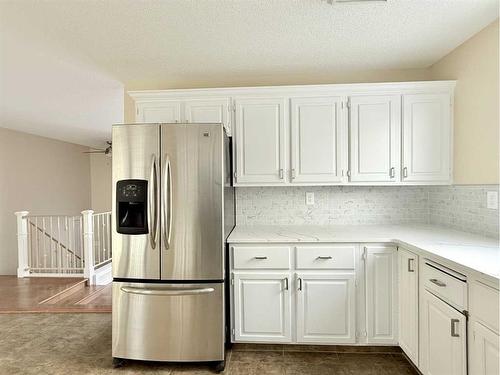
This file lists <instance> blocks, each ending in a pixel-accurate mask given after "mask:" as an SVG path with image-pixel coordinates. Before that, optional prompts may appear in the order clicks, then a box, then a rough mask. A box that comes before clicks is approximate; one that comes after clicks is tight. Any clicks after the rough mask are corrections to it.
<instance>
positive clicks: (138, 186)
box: [116, 180, 148, 234]
mask: <svg viewBox="0 0 500 375" xmlns="http://www.w3.org/2000/svg"><path fill="white" fill-rule="evenodd" d="M147 202H148V181H146V180H121V181H118V182H117V183H116V215H117V217H116V231H117V232H118V233H122V234H146V233H148V212H147V210H148V204H147Z"/></svg>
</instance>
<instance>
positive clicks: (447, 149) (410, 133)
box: [402, 94, 452, 183]
mask: <svg viewBox="0 0 500 375" xmlns="http://www.w3.org/2000/svg"><path fill="white" fill-rule="evenodd" d="M450 112H451V98H450V95H449V94H415V95H404V96H403V165H402V168H403V170H402V172H403V177H402V179H403V181H411V182H450V183H451V169H450V165H451V140H452V131H451V115H450Z"/></svg>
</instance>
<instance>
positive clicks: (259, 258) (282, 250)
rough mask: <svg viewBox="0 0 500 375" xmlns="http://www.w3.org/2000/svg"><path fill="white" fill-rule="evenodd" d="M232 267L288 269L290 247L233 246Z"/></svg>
mask: <svg viewBox="0 0 500 375" xmlns="http://www.w3.org/2000/svg"><path fill="white" fill-rule="evenodd" d="M232 249H233V268H234V269H283V270H287V269H290V247H289V246H272V245H252V246H241V245H240V246H233V247H232Z"/></svg>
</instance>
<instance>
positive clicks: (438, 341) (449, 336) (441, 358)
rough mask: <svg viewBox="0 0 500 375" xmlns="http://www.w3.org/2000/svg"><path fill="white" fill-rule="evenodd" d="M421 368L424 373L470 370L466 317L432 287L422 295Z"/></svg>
mask: <svg viewBox="0 0 500 375" xmlns="http://www.w3.org/2000/svg"><path fill="white" fill-rule="evenodd" d="M421 304H422V306H421V310H422V314H421V324H422V329H421V336H422V337H421V345H420V350H421V353H420V356H421V363H420V364H421V365H420V366H419V369H420V371H422V373H423V374H424V375H465V374H467V354H466V353H467V352H466V341H467V340H466V324H467V322H466V319H465V316H464V315H463V314H461V313H459V312H458V311H457V310H455V309H454V308H453V307H451V306H450V305H448V304H447V303H445V302H443V301H442V300H440V299H439V298H437V297H436V296H434V295H433V294H432V293H430V292H429V291H428V290H424V291H423V293H422V298H421Z"/></svg>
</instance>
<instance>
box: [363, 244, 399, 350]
mask: <svg viewBox="0 0 500 375" xmlns="http://www.w3.org/2000/svg"><path fill="white" fill-rule="evenodd" d="M364 251H365V253H364V257H365V260H366V277H365V282H366V333H367V337H366V341H367V343H379V344H396V343H397V341H398V340H397V309H396V307H397V305H396V303H397V294H396V290H397V289H396V288H397V282H396V281H397V278H396V249H395V248H394V247H390V246H373V245H370V246H365V250H364Z"/></svg>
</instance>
